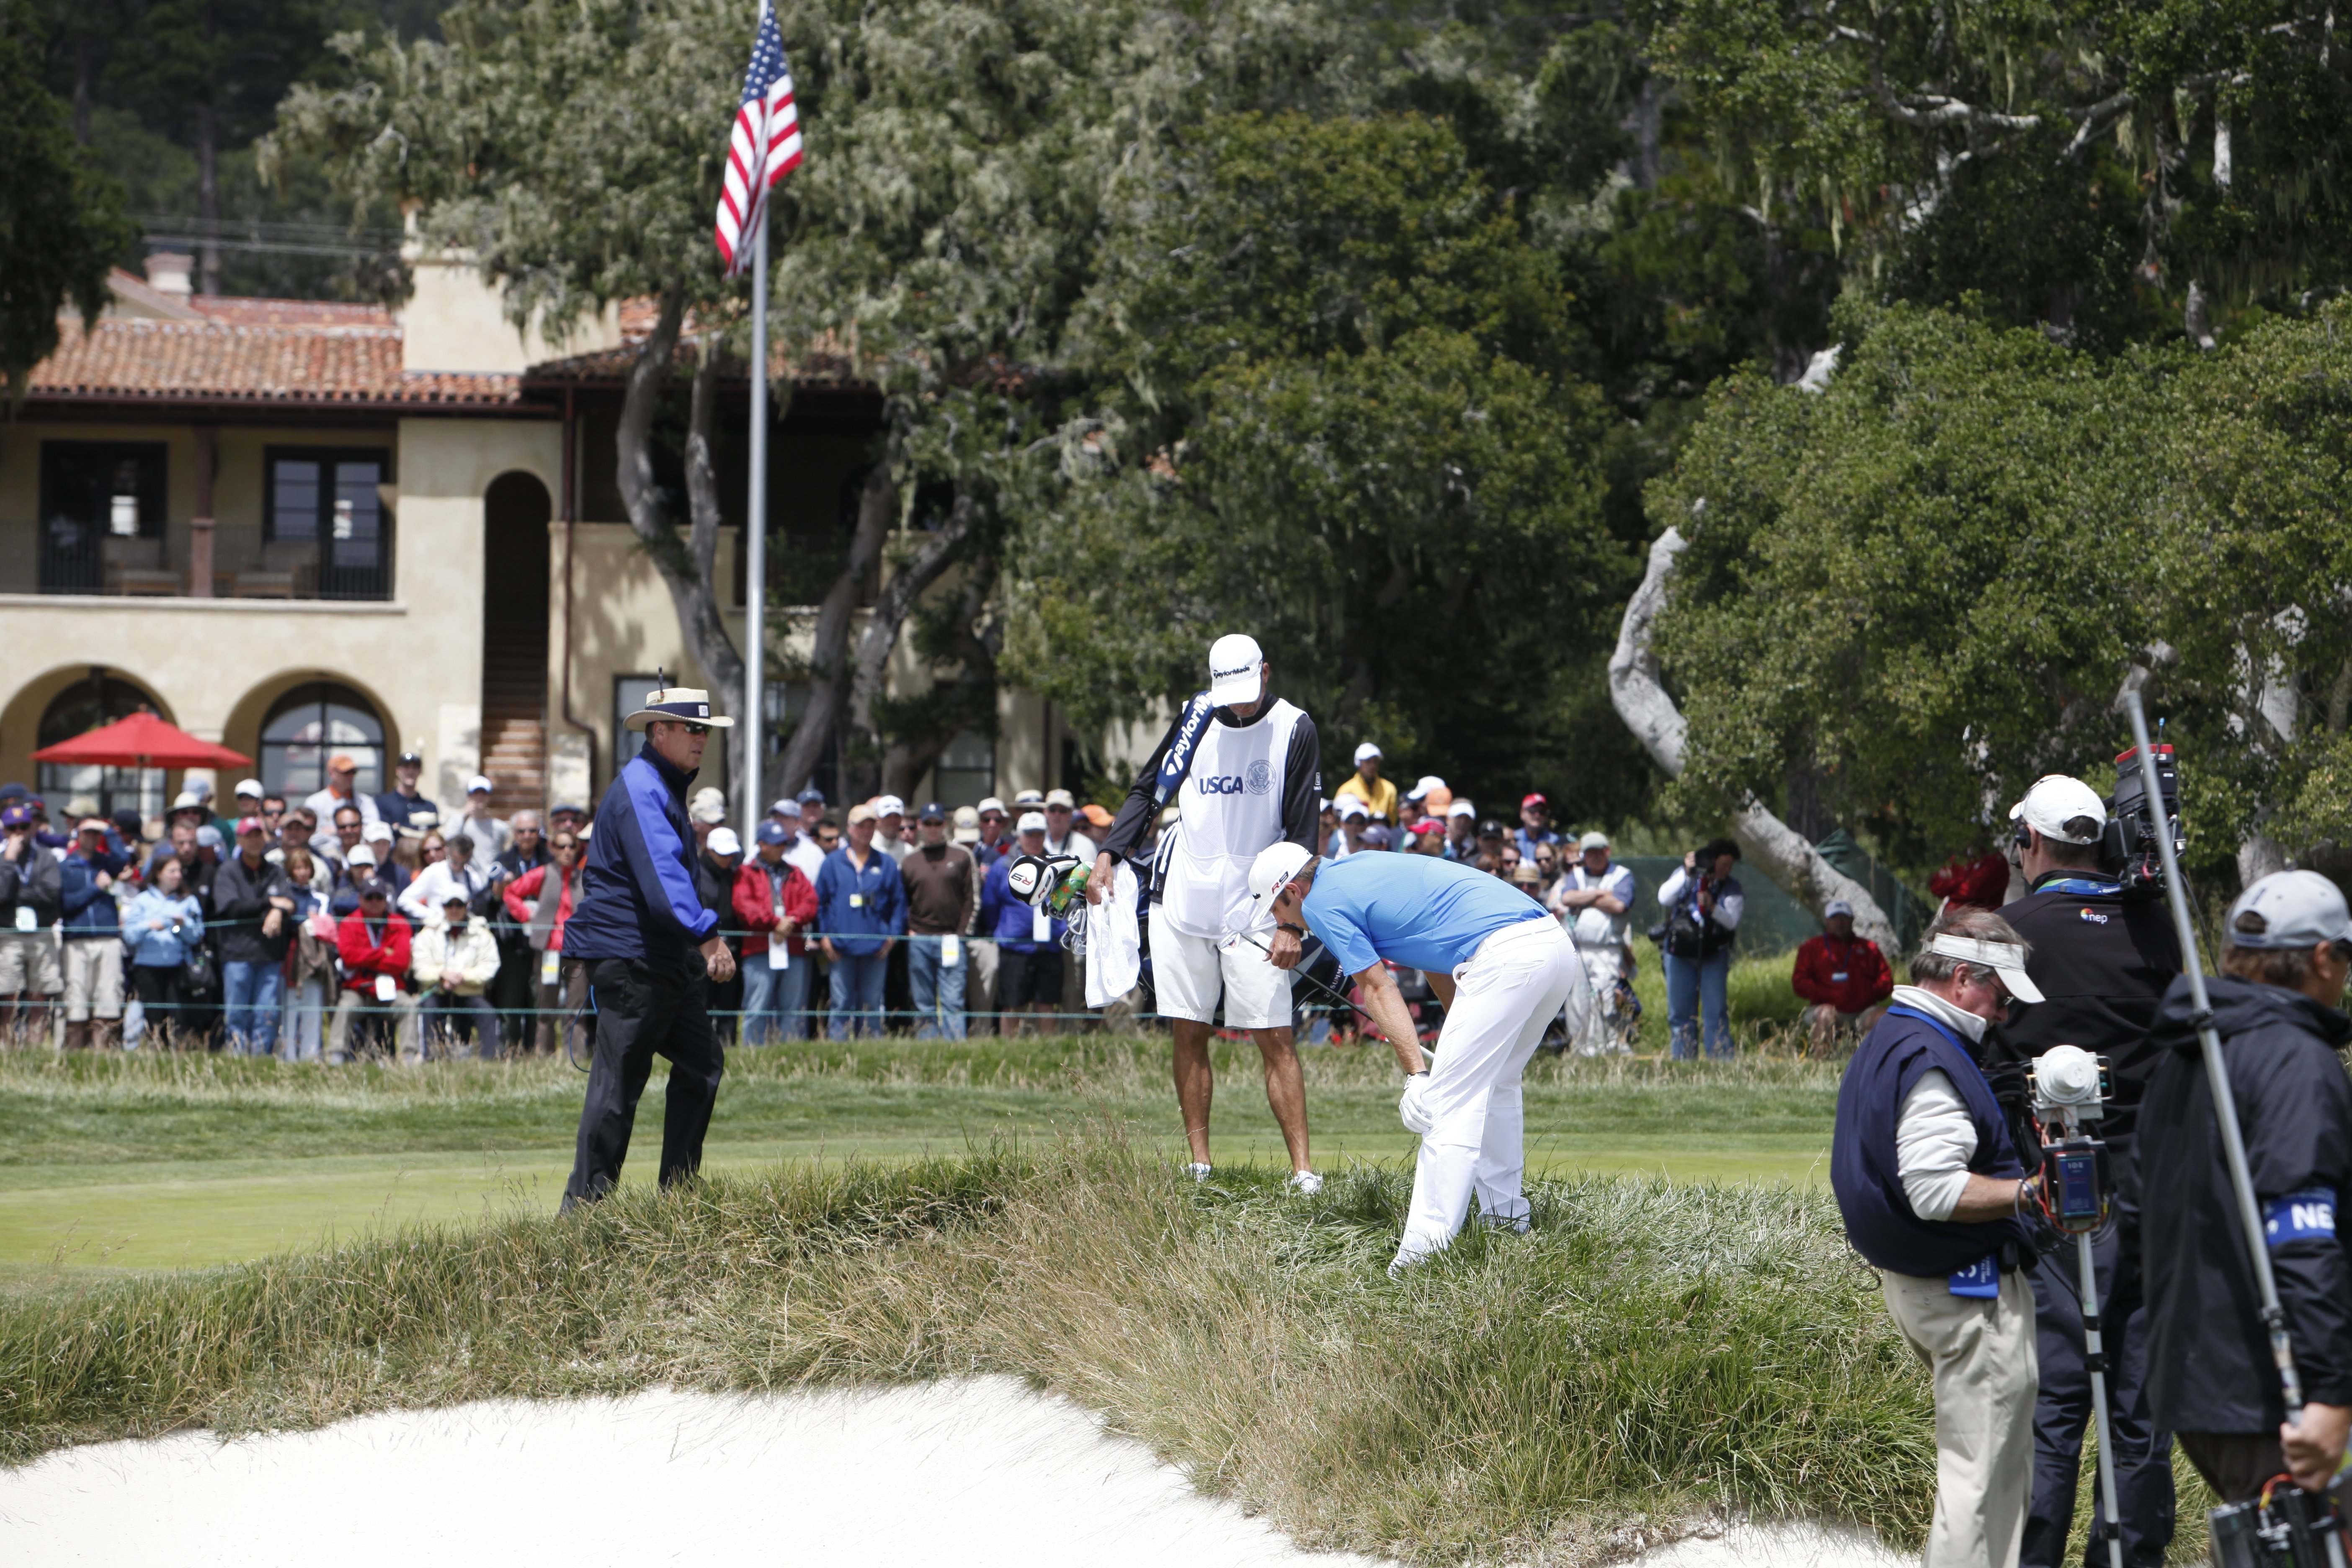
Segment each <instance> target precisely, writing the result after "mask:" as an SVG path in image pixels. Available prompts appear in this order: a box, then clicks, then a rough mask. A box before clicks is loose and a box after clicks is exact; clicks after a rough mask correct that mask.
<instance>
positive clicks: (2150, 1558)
mask: <svg viewBox="0 0 2352 1568" xmlns="http://www.w3.org/2000/svg"><path fill="white" fill-rule="evenodd" d="M2009 818H2010V821H2011V823H2013V824H2015V838H2014V841H2013V843H2012V846H2011V852H2012V853H2013V854H2014V856H2015V857H2016V860H2017V865H2018V868H2019V869H2020V870H2021V872H2023V874H2024V877H2025V880H2026V883H2027V885H2028V886H2029V887H2030V888H2031V889H2032V891H2031V892H2029V893H2027V894H2026V896H2025V897H2023V898H2021V899H2020V900H2017V901H2015V902H2014V903H2012V904H2011V905H2009V907H2008V908H2006V909H2004V910H2001V911H2000V912H2001V915H2002V918H2004V919H2005V920H2007V921H2009V923H2010V924H2011V926H2012V927H2014V928H2015V929H2016V931H2017V933H2018V934H2019V935H2020V936H2021V937H2023V938H2024V939H2025V940H2026V941H2027V942H2031V943H2032V945H2033V956H2032V958H2031V959H2029V960H2027V962H2026V973H2028V974H2030V975H2032V978H2033V984H2035V986H2036V987H2038V988H2039V989H2040V990H2041V992H2042V1000H2041V1001H2039V1002H2036V1003H2033V1004H2032V1005H2029V1006H2026V1007H2023V1008H2021V1009H2020V1010H2019V1011H2018V1012H2017V1013H2016V1014H2015V1015H2014V1016H2012V1017H2011V1021H2010V1022H2009V1023H2008V1024H2007V1025H2006V1026H2004V1027H2003V1028H2001V1029H2000V1030H1997V1031H1995V1032H1994V1039H1993V1041H1992V1044H1991V1046H1990V1048H1989V1049H1988V1050H1987V1052H1986V1054H1985V1065H1986V1070H1987V1071H1988V1072H1989V1073H1990V1074H1991V1076H1992V1077H1993V1079H1994V1081H1995V1082H1996V1083H1998V1084H2003V1085H2004V1086H2005V1087H2006V1086H2014V1088H2013V1090H2012V1091H2011V1093H2010V1094H2006V1095H2005V1096H2004V1098H2005V1100H2013V1103H2014V1106H2015V1107H2019V1108H2021V1107H2022V1105H2023V1103H2024V1089H2023V1085H2024V1074H2023V1068H2025V1067H2026V1066H2027V1065H2028V1064H2030V1063H2031V1062H2032V1060H2033V1058H2036V1057H2038V1056H2040V1055H2042V1053H2043V1052H2044V1051H2047V1050H2049V1049H2050V1048H2051V1047H2053V1046H2061V1045H2068V1046H2079V1047H2082V1048H2083V1049H2084V1050H2086V1051H2089V1052H2091V1053H2092V1054H2093V1055H2095V1056H2104V1057H2105V1058H2107V1059H2108V1062H2109V1064H2110V1065H2111V1067H2112V1068H2113V1069H2114V1074H2115V1098H2114V1099H2113V1100H2110V1101H2109V1102H2108V1104H2107V1108H2106V1115H2105V1118H2104V1119H2103V1120H2102V1121H2101V1122H2100V1124H2099V1136H2100V1137H2101V1138H2103V1139H2104V1140H2105V1142H2106V1145H2107V1151H2108V1157H2109V1159H2110V1160H2111V1161H2112V1162H2113V1165H2114V1167H2115V1168H2116V1169H2121V1168H2122V1165H2123V1163H2124V1161H2125V1159H2126V1156H2128V1155H2129V1153H2130V1152H2131V1148H2132V1141H2133V1133H2134V1130H2135V1126H2136V1123H2137V1120H2138V1113H2139V1102H2140V1096H2141V1094H2142V1093H2143V1092H2145V1091H2146V1089H2147V1080H2148V1076H2149V1074H2151V1073H2152V1072H2154V1071H2155V1070H2156V1064H2157V1060H2158V1058H2159V1057H2160V1056H2162V1054H2163V1053H2162V1051H2161V1050H2160V1049H2159V1048H2158V1047H2156V1046H2154V1045H2152V1044H2151V1043H2149V1041H2148V1039H2147V1031H2148V1026H2149V1025H2151V1024H2152V1023H2154V1022H2155V1020H2156V1011H2157V1006H2158V1004H2159V1003H2160V1002H2161V1001H2162V1000H2163V999H2164V992H2165V987H2166V986H2168V985H2169V984H2172V982H2173V979H2174V977H2175V976H2177V975H2179V973H2180V942H2179V938H2177V937H2176V936H2175V935H2174V934H2173V930H2172V921H2170V920H2169V919H2168V918H2167V916H2166V914H2165V910H2164V905H2163V904H2162V902H2161V901H2160V900H2154V899H2145V898H2133V899H2126V897H2125V896H2124V887H2123V884H2122V883H2121V882H2119V881H2117V880H2116V879H2114V878H2112V877H2108V876H2106V875H2105V874H2103V873H2102V872H2101V871H2100V870H2099V838H2100V835H2101V833H2102V832H2103V831H2104V830H2105V827H2106V823H2107V811H2106V806H2105V804H2104V803H2103V802H2102V801H2101V800H2100V799H2099V796H2098V794H2097V792H2096V791H2095V790H2093V789H2092V788H2091V786H2090V785H2088V784H2084V782H2083V781H2082V780H2080V779H2073V778H2068V777H2066V776H2065V775H2064V774H2063V773H2052V774H2049V775H2047V776H2046V777H2044V778H2042V779H2041V780H2039V781H2037V782H2036V783H2035V784H2034V786H2033V787H2032V789H2030V790H2028V791H2026V792H2025V798H2024V799H2023V800H2021V801H2019V802H2018V803H2017V804H2016V805H2013V806H2011V808H2010V812H2009ZM2004 1065H2007V1066H2009V1067H2010V1068H2011V1070H2010V1071H2008V1072H2006V1073H2004V1072H2003V1071H2002V1070H2001V1069H2002V1068H2003V1066H2004ZM2019 1136H2020V1140H2021V1141H2023V1139H2024V1138H2025V1137H2027V1136H2030V1134H2027V1133H2025V1132H2023V1131H2022V1130H2021V1131H2020V1134H2019ZM2024 1154H2025V1157H2026V1158H2027V1159H2028V1160H2029V1161H2031V1160H2032V1159H2033V1158H2034V1157H2035V1156H2034V1154H2033V1152H2032V1150H2030V1149H2028V1150H2025V1151H2024ZM2034 1228H2035V1230H2036V1232H2037V1237H2036V1239H2037V1242H2038V1244H2039V1249H2040V1253H2041V1258H2040V1261H2039V1262H2038V1263H2037V1264H2036V1265H2035V1266H2034V1269H2033V1305H2034V1319H2033V1321H2034V1326H2035V1331H2036V1334H2037V1337H2038V1338H2039V1340H2040V1352H2041V1364H2042V1394H2041V1397H2040V1399H2039V1401H2038V1402H2037V1404H2036V1405H2035V1407H2034V1412H2033V1447H2034V1465H2033V1470H2034V1474H2033V1510H2032V1515H2031V1516H2030V1517H2029V1518H2028V1520H2027V1521H2026V1526H2025V1548H2024V1552H2023V1553H2022V1555H2021V1558H2020V1561H2021V1563H2025V1564H2026V1565H2027V1568H2060V1564H2061V1563H2063V1561H2064V1559H2065V1555H2066V1539H2067V1536H2068V1533H2069V1532H2070V1531H2072V1530H2073V1529H2074V1499H2075V1491H2076V1479H2077V1476H2078V1474H2079V1472H2080V1467H2081V1463H2082V1457H2083V1432H2084V1428H2085V1427H2086V1426H2088V1425H2089V1424H2090V1419H2091V1376H2090V1373H2089V1371H2088V1370H2087V1369H2086V1368H2085V1367H2084V1360H2083V1345H2084V1334H2083V1329H2084V1325H2083V1302H2082V1295H2081V1278H2080V1268H2081V1266H2080V1264H2079V1262H2078V1260H2077V1258H2076V1256H2075V1251H2074V1246H2073V1245H2072V1243H2071V1240H2070V1238H2068V1237H2062V1236H2060V1235H2058V1234H2057V1233H2056V1232H2055V1231H2053V1230H2052V1229H2051V1228H2050V1227H2048V1226H2042V1225H2038V1224H2037V1225H2036V1226H2035V1227H2034ZM2118 1235H2119V1233H2118V1231H2117V1230H2116V1229H2113V1228H2111V1229H2109V1230H2108V1231H2107V1232H2106V1233H2105V1235H2103V1236H2100V1237H2096V1238H2095V1241H2094V1243H2093V1246H2092V1267H2093V1268H2094V1270H2095V1275H2096V1278H2097V1279H2098V1286H2099V1305H2100V1309H2101V1317H2102V1321H2103V1324H2104V1332H2105V1346H2106V1352H2107V1365H2108V1371H2107V1394H2108V1425H2109V1428H2110V1430H2111V1431H2112V1432H2113V1434H2114V1436H2115V1445H2116V1502H2117V1504H2118V1506H2119V1508H2120V1510H2121V1513H2122V1516H2123V1548H2124V1561H2125V1562H2126V1563H2130V1564H2132V1568H2156V1565H2158V1564H2160V1563H2163V1561H2164V1553H2165V1549H2166V1547H2168V1545H2169V1544H2170V1543H2171V1541H2172V1524H2173V1497H2172V1440H2171V1438H2170V1437H2169V1436H2168V1435H2167V1434H2166V1433H2165V1432H2164V1431H2163V1430H2162V1429H2161V1428H2159V1427H2158V1426H2156V1425H2155V1424H2154V1423H2153V1422H2152V1421H2151V1420H2150V1418H2149V1415H2148V1410H2147V1389H2146V1386H2145V1385H2146V1382H2147V1366H2148V1363H2147V1315H2146V1313H2145V1312H2144V1311H2143V1310H2142V1305H2143V1301H2144V1297H2143V1295H2142V1292H2141V1285H2140V1274H2139V1260H2138V1258H2137V1257H2136V1256H2134V1255H2133V1254H2132V1253H2131V1251H2130V1250H2129V1249H2128V1248H2126V1247H2123V1246H2122V1245H2121V1244H2120V1242H2119V1240H2118ZM2089 1550H2090V1552H2091V1554H2092V1558H2093V1560H2094V1561H2095V1562H2096V1563H2101V1564H2104V1563H2105V1561H2106V1557H2105V1553H2104V1552H2100V1551H2099V1550H2098V1548H2097V1543H2096V1542H2092V1543H2091V1546H2090V1548H2089Z"/></svg>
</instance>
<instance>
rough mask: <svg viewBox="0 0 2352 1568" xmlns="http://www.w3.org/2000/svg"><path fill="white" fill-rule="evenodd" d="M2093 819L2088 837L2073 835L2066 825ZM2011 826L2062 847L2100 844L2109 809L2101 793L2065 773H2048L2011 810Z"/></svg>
mask: <svg viewBox="0 0 2352 1568" xmlns="http://www.w3.org/2000/svg"><path fill="white" fill-rule="evenodd" d="M2085 816H2087V817H2089V818H2090V819H2091V822H2092V824H2093V826H2092V828H2091V831H2090V832H2089V833H2088V834H2076V833H2069V832H2067V831H2066V825H2067V824H2068V823H2070V822H2073V821H2074V820H2076V819H2077V818H2079V817H2085ZM2009 819H2010V820H2011V822H2017V821H2023V822H2024V824H2025V825H2026V826H2028V827H2031V828H2032V829H2033V830H2034V831H2035V832H2037V833H2039V834H2041V835H2042V837H2044V838H2054V839H2056V840H2057V841H2058V842H2059V843H2061V844H2096V843H2097V842H2098V841H2099V830H2100V829H2101V828H2104V827H2105V826H2106V825H2107V808H2106V805H2105V802H2103V801H2101V800H2100V799H2099V796H2098V793H2097V792H2096V791H2095V790H2094V789H2092V788H2091V786H2090V785H2089V784H2084V782H2083V781H2082V780H2081V779H2070V778H2068V777H2067V776H2066V775H2065V774H2064V773H2044V774H2042V776H2041V777H2040V778H2038V779H2036V780H2034V781H2033V787H2032V789H2030V790H2027V791H2026V792H2025V798H2024V799H2023V800H2021V801H2019V802H2018V803H2017V804H2016V805H2012V806H2011V807H2010V808H2009Z"/></svg>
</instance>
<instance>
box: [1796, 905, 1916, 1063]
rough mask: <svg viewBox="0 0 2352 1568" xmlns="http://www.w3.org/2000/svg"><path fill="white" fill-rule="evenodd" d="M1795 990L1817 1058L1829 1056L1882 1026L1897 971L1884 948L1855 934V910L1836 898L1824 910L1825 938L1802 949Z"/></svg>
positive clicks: (1813, 938) (1810, 940)
mask: <svg viewBox="0 0 2352 1568" xmlns="http://www.w3.org/2000/svg"><path fill="white" fill-rule="evenodd" d="M1789 986H1790V989H1791V990H1793V991H1794V992H1796V994H1797V995H1798V997H1799V998H1800V999H1801V1000H1802V1001H1803V1002H1804V1004H1805V1013H1804V1017H1803V1020H1802V1022H1803V1023H1804V1026H1805V1030H1806V1035H1807V1037H1808V1039H1809V1041H1810V1043H1811V1049H1812V1054H1813V1055H1815V1056H1817V1057H1826V1056H1829V1055H1830V1054H1831V1053H1832V1052H1833V1051H1834V1050H1835V1049H1836V1048H1837V1045H1838V1042H1839V1041H1840V1040H1850V1039H1858V1038H1860V1037H1862V1036H1864V1035H1866V1034H1868V1033H1870V1031H1871V1030H1873V1029H1874V1028H1876V1027H1877V1026H1878V1017H1879V1015H1880V1014H1882V1013H1884V1012H1885V1010H1886V1009H1885V1005H1884V1004H1885V1000H1886V998H1887V997H1888V995H1890V994H1892V993H1893V992H1894V990H1895V972H1894V971H1893V970H1891V969H1889V968H1887V967H1886V955H1885V953H1883V952H1879V951H1878V944H1877V943H1876V942H1873V941H1871V940H1870V939H1869V938H1868V937H1866V936H1857V935H1855V934H1854V930H1853V905H1852V904H1850V903H1847V902H1846V901H1845V900H1843V899H1832V900H1830V901H1829V903H1828V904H1827V905H1826V906H1824V907H1823V908H1822V934H1821V935H1819V936H1811V937H1807V938H1806V939H1805V940H1804V941H1803V942H1801V943H1800V944H1799V945H1798V948H1797V962H1796V963H1795V964H1794V966H1793V967H1792V968H1791V969H1790V973H1789Z"/></svg>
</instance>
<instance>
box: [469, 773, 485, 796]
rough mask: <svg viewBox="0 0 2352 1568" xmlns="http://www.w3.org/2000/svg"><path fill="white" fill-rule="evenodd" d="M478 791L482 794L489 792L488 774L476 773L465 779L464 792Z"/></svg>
mask: <svg viewBox="0 0 2352 1568" xmlns="http://www.w3.org/2000/svg"><path fill="white" fill-rule="evenodd" d="M466 793H467V795H473V794H476V793H480V794H482V795H488V794H489V793H490V781H489V778H488V775H486V774H483V773H476V774H475V775H474V776H473V777H472V778H469V779H467V781H466Z"/></svg>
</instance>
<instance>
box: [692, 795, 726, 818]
mask: <svg viewBox="0 0 2352 1568" xmlns="http://www.w3.org/2000/svg"><path fill="white" fill-rule="evenodd" d="M686 815H687V816H690V817H692V818H693V819H694V820H695V821H697V822H703V823H709V822H724V821H726V820H727V802H726V801H725V800H724V799H719V800H698V801H696V802H695V803H694V804H693V805H691V806H689V807H688V808H687V813H686Z"/></svg>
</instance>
